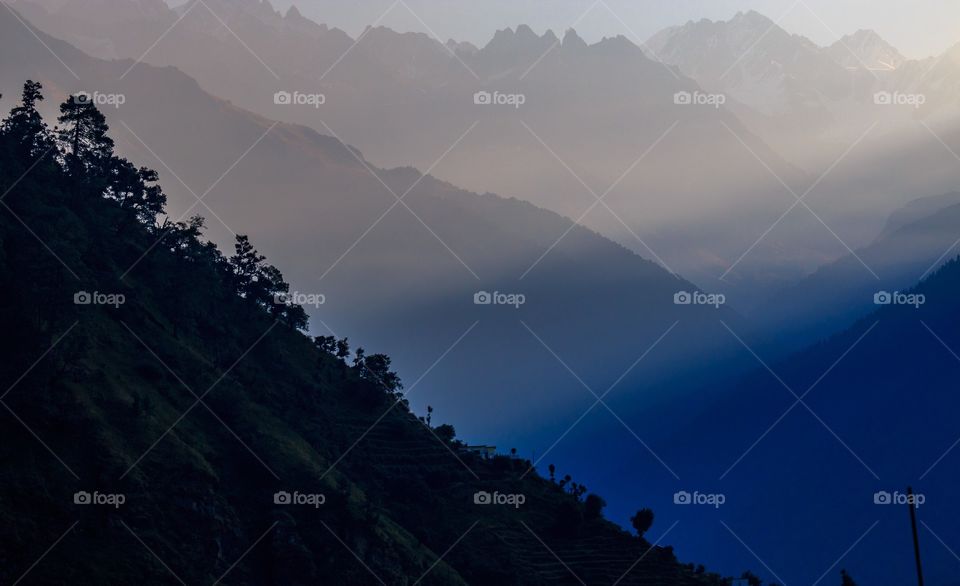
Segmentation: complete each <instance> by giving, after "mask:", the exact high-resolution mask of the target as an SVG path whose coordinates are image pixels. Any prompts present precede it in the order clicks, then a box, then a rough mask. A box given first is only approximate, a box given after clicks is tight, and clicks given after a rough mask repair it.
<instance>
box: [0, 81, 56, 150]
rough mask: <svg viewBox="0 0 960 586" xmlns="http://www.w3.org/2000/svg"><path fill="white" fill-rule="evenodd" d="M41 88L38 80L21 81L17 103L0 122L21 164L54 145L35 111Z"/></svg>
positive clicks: (0, 126) (41, 95)
mask: <svg viewBox="0 0 960 586" xmlns="http://www.w3.org/2000/svg"><path fill="white" fill-rule="evenodd" d="M42 91H43V86H42V85H41V84H40V83H39V82H36V81H30V80H28V81H27V82H26V83H24V84H23V95H22V98H21V104H20V105H19V106H17V107H16V108H14V109H13V110H11V111H10V116H9V117H7V118H6V119H5V120H4V121H3V122H2V124H0V131H2V132H3V134H4V135H6V136H7V137H8V138H9V139H10V141H11V142H12V144H13V145H14V148H15V150H16V154H17V156H18V158H19V159H20V160H21V161H22V162H23V163H24V164H32V163H33V162H34V161H36V159H37V158H39V157H42V156H44V155H46V154H47V153H50V152H51V151H53V149H54V146H55V144H56V143H55V142H54V140H53V137H51V136H50V131H49V129H48V128H47V123H46V122H44V120H43V117H42V116H41V115H40V112H38V111H37V103H39V102H42V101H43V99H44V98H43V93H42Z"/></svg>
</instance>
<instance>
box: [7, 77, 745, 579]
mask: <svg viewBox="0 0 960 586" xmlns="http://www.w3.org/2000/svg"><path fill="white" fill-rule="evenodd" d="M42 99H43V96H42V94H41V87H40V85H39V84H36V83H32V82H28V83H27V84H26V85H25V87H24V92H23V97H22V103H21V105H19V106H17V107H15V108H13V110H12V111H11V113H10V115H9V117H8V118H6V119H5V120H4V121H3V123H2V130H0V193H2V207H3V209H2V210H0V274H2V277H3V283H4V286H3V287H2V288H0V326H2V328H3V330H2V331H3V332H4V334H5V335H4V336H3V337H2V344H3V348H2V350H3V356H4V360H3V361H2V363H0V377H2V381H0V382H2V385H0V390H2V391H3V395H2V398H0V403H2V406H3V407H4V409H2V410H0V412H2V413H3V415H2V421H3V441H2V442H0V458H2V461H3V462H4V466H3V471H2V473H0V520H2V522H0V581H2V582H3V583H16V582H18V581H20V580H21V579H22V580H23V583H25V584H65V583H66V584H98V585H99V584H133V583H142V584H177V583H186V584H200V583H208V584H209V583H214V582H219V581H223V582H225V583H230V584H378V583H383V584H413V583H422V584H435V585H441V584H442V585H446V584H479V585H483V584H497V585H508V584H518V585H519V584H524V585H531V584H578V583H589V584H595V583H603V584H612V583H619V584H624V585H628V584H681V585H684V584H689V585H720V584H725V583H727V584H729V583H730V582H729V580H726V581H725V580H723V579H721V578H720V577H719V576H717V575H714V574H710V573H707V572H705V571H704V569H703V568H702V567H699V568H694V567H693V566H692V565H685V564H681V563H679V562H678V561H677V560H676V558H675V557H674V554H673V552H672V549H671V548H670V547H661V546H659V545H651V543H650V541H653V539H651V540H650V541H648V540H647V538H646V537H645V536H644V534H645V532H647V530H648V529H650V528H651V525H652V524H653V514H652V513H651V512H650V511H649V510H642V511H640V512H638V514H637V516H636V517H635V519H634V525H635V528H636V530H637V532H638V533H639V535H631V534H629V533H627V532H625V531H623V530H622V529H621V528H619V527H618V526H616V525H614V524H613V523H610V522H608V521H606V520H604V519H603V516H602V510H603V506H604V502H603V500H602V499H601V498H600V497H598V496H596V495H592V494H588V492H587V489H586V487H584V486H583V485H582V484H578V483H577V482H574V481H572V480H571V479H570V478H569V477H565V478H562V479H559V480H555V479H554V478H553V476H554V470H553V468H552V467H551V474H550V476H551V477H550V478H549V479H546V478H543V477H541V476H539V475H538V474H537V472H536V471H535V470H531V465H530V462H528V461H525V460H521V459H517V458H511V457H507V456H498V455H492V456H490V455H489V454H488V451H489V450H477V449H468V448H467V446H465V445H463V444H462V443H460V442H459V441H457V440H456V439H455V432H454V429H453V427H451V426H449V425H440V426H436V427H434V425H433V423H432V421H431V419H432V413H431V414H428V416H427V417H425V418H418V417H416V416H415V415H413V414H411V412H410V410H409V408H408V404H407V402H406V401H405V400H404V396H403V387H402V385H401V382H400V380H399V378H398V377H397V375H396V374H395V373H394V372H392V371H391V370H390V359H389V358H388V357H386V356H384V355H378V354H373V355H368V354H366V353H365V352H364V351H363V350H362V349H359V348H358V349H357V350H356V351H355V352H351V350H350V347H349V344H348V343H347V341H346V340H345V339H344V340H337V339H334V338H328V337H319V338H315V339H312V338H310V337H308V336H307V335H306V334H305V333H303V332H304V331H305V330H306V326H307V318H306V314H305V313H304V311H303V309H302V308H300V307H299V306H297V305H294V304H290V303H288V302H287V299H286V298H285V296H284V295H285V294H286V293H287V292H288V291H289V287H288V285H287V283H285V282H284V280H283V276H282V274H281V273H280V271H279V270H277V269H276V268H275V267H273V266H270V265H268V264H266V263H265V259H264V257H263V256H261V255H260V254H258V253H257V251H256V250H255V249H254V247H253V245H252V244H251V243H250V242H249V240H248V239H247V238H246V237H243V236H239V237H238V238H237V243H236V251H235V253H234V254H233V255H232V256H225V255H223V254H222V253H221V252H220V251H219V250H218V249H217V248H216V246H214V245H213V244H211V243H210V242H207V241H205V240H204V239H203V238H202V235H201V232H202V229H203V221H202V220H201V219H200V218H199V217H195V218H192V219H188V220H186V221H183V220H182V219H181V220H175V219H173V218H169V217H165V215H164V206H165V201H166V198H165V196H164V194H163V191H162V190H161V189H160V187H159V186H158V185H157V174H156V173H155V172H154V171H152V170H149V169H145V168H138V167H136V166H134V165H133V164H131V163H130V162H129V161H126V160H124V159H121V158H119V157H117V156H116V155H115V154H114V150H113V141H112V140H111V139H110V138H109V136H108V134H107V130H108V129H107V126H106V124H105V122H104V118H103V116H102V115H101V114H100V112H98V111H97V109H96V107H95V105H94V104H92V103H90V100H87V99H84V98H83V97H82V96H73V97H70V98H68V99H67V101H66V102H64V103H63V104H62V106H61V107H60V111H61V116H60V118H59V125H58V127H57V128H55V129H50V128H49V127H48V126H47V124H46V123H45V122H44V120H43V119H42V117H41V116H40V115H39V113H38V112H37V109H36V106H37V103H38V102H39V101H40V100H42ZM161 219H162V221H161ZM656 529H659V530H660V533H662V532H663V531H664V530H665V529H666V528H665V527H659V528H655V529H654V532H655V533H656V532H657V531H656ZM45 552H47V553H45ZM749 579H750V583H759V582H758V581H756V580H755V579H753V578H752V577H749Z"/></svg>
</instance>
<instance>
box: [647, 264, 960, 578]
mask: <svg viewBox="0 0 960 586" xmlns="http://www.w3.org/2000/svg"><path fill="white" fill-rule="evenodd" d="M958 287H960V262H958V261H957V260H956V259H954V260H952V261H950V262H949V263H948V264H947V265H946V266H944V267H943V268H941V269H940V270H938V271H936V272H935V273H933V274H931V275H930V276H929V277H928V278H927V279H926V280H925V281H924V282H923V283H921V284H920V285H919V286H917V287H915V288H912V289H907V290H904V291H902V292H901V293H902V294H903V296H904V297H903V298H904V299H917V296H922V298H921V299H922V300H923V302H922V303H920V304H919V305H909V304H906V303H904V302H902V301H900V302H894V304H891V305H886V306H883V307H882V308H881V309H879V310H878V311H876V312H874V313H872V314H870V315H868V316H867V317H865V318H864V319H863V320H862V321H860V322H858V323H856V324H855V325H853V326H852V327H851V328H850V329H849V330H847V331H846V332H844V333H842V334H839V335H837V336H834V337H832V338H830V339H829V340H827V341H825V342H823V343H820V344H817V345H815V346H812V347H810V348H809V349H807V350H805V351H803V352H800V353H797V354H794V355H792V356H791V357H790V358H789V359H788V360H784V361H782V362H777V363H773V362H771V363H770V366H771V371H772V373H775V375H774V374H772V373H771V372H770V371H767V370H765V369H763V368H762V367H758V371H757V374H756V375H755V376H752V377H747V378H745V379H741V380H739V381H738V382H737V383H736V385H735V386H736V388H737V392H736V393H733V394H730V395H726V397H727V398H726V399H724V400H723V401H721V402H720V403H717V404H714V405H712V406H710V407H708V408H707V411H708V412H709V413H710V418H709V419H706V418H705V419H702V420H700V421H699V422H697V424H696V429H698V432H706V433H707V437H711V436H714V437H720V435H722V437H723V441H717V442H709V443H703V442H696V441H693V439H692V436H689V437H690V441H685V442H683V440H682V439H681V440H680V441H681V442H683V443H684V444H685V445H686V448H684V449H685V450H689V452H688V453H689V454H691V455H692V454H697V456H698V457H699V458H700V460H699V461H701V462H703V463H704V467H703V468H702V469H701V470H700V471H699V472H700V474H699V475H697V473H694V474H692V475H691V476H690V477H686V478H685V480H686V481H687V482H688V483H690V484H691V485H696V484H697V483H704V484H706V485H707V486H719V487H722V488H721V489H720V490H723V492H725V493H726V494H727V495H728V497H729V500H728V502H729V503H730V504H731V506H729V507H726V509H725V510H724V511H723V518H724V520H725V521H726V522H727V523H728V524H729V525H730V526H731V527H733V528H734V530H735V531H737V533H738V534H739V535H740V536H741V537H742V538H743V539H744V540H745V541H746V542H747V543H751V540H752V539H756V538H758V537H761V536H762V540H763V542H762V544H759V543H758V548H759V549H757V550H755V551H756V553H757V555H759V556H762V557H764V559H765V560H766V561H767V563H768V564H769V566H770V567H771V568H773V569H774V571H775V572H778V573H779V571H780V570H779V569H780V568H792V569H784V570H783V571H784V572H785V573H786V572H790V573H791V574H792V575H793V576H795V577H790V576H787V575H784V574H781V577H782V578H783V579H784V580H786V581H787V582H788V583H789V582H791V581H797V580H801V581H808V579H809V580H815V579H817V578H818V577H819V576H820V572H824V571H826V569H827V568H828V567H829V566H830V564H832V563H833V562H834V561H835V560H836V559H837V557H838V556H839V555H840V554H841V553H842V552H844V551H846V550H847V549H848V548H850V546H851V545H852V544H853V543H854V542H856V541H857V539H858V538H860V537H861V536H863V539H862V541H861V542H860V543H859V544H858V545H857V547H856V548H854V549H852V550H851V551H850V553H849V555H848V556H846V557H845V558H844V560H843V562H842V563H843V565H844V566H845V567H846V568H847V569H849V570H850V571H851V573H852V574H853V575H855V576H857V577H858V578H857V579H858V580H863V581H865V582H869V583H891V584H893V583H902V584H905V583H910V582H911V581H912V580H914V579H915V570H914V564H913V551H912V543H911V536H910V526H909V518H908V514H907V509H906V506H905V505H904V504H903V501H902V500H897V498H900V499H902V495H904V494H905V492H906V488H907V487H908V486H912V487H913V489H914V490H915V491H916V492H917V493H918V494H922V495H924V497H925V501H924V503H923V505H922V506H921V507H920V508H919V513H918V514H919V518H920V520H921V524H920V527H919V531H920V542H921V546H922V556H923V561H924V566H925V570H926V571H925V574H926V576H925V578H926V579H927V580H928V582H929V583H931V584H948V583H950V580H952V578H953V577H952V570H950V568H952V567H953V566H954V564H955V558H953V556H952V554H951V553H950V551H949V550H948V549H947V548H944V547H943V545H942V544H943V543H955V542H956V541H957V539H960V534H958V533H957V531H956V527H955V526H954V525H953V524H951V523H950V522H949V521H948V520H949V519H953V518H956V516H957V514H958V512H960V511H958V508H957V507H958V504H957V501H956V499H955V498H954V496H953V495H954V494H955V488H956V486H957V482H958V476H957V453H956V451H955V450H954V449H953V448H954V447H955V445H956V441H957V434H958V431H957V426H956V420H955V419H956V418H955V413H956V411H957V408H958V399H957V395H956V392H955V391H954V388H955V379H956V376H957V372H958V367H960V361H958V360H957V354H956V353H957V347H958V345H960V332H958V329H957V325H958V323H960V320H958V317H960V305H958V302H957V291H958ZM911 295H912V296H914V297H912V298H911V297H909V296H911ZM745 351H746V350H745ZM778 377H779V380H778ZM781 381H782V382H781ZM786 387H790V389H792V390H793V392H795V393H796V394H797V395H798V396H801V397H803V398H804V402H803V404H796V397H795V396H793V395H792V394H791V392H790V391H788V390H787V388H786ZM808 390H809V394H807V391H808ZM745 406H749V408H747V407H745ZM791 406H793V408H792V409H791ZM788 410H789V413H787V411H788ZM781 417H782V419H781ZM764 434H766V435H765V437H763V439H759V438H761V437H762V436H764ZM682 436H683V432H681V433H680V434H679V435H678V439H680V438H682ZM664 457H665V458H669V457H670V455H669V454H666V455H664ZM674 457H680V456H679V454H675V455H674ZM784 461H789V462H790V465H789V466H783V465H780V464H779V463H782V462H784ZM708 462H709V463H710V464H707V463H708ZM707 483H709V484H707ZM887 494H889V495H892V496H891V498H890V499H888V498H887V496H886V495H887ZM896 495H900V497H897V496H896ZM888 503H891V504H888ZM774 517H775V518H776V519H777V523H778V525H779V527H780V530H778V531H777V532H776V536H774V537H773V538H772V539H769V537H770V533H769V527H768V521H769V519H771V518H774ZM814 518H817V519H821V520H822V521H821V522H812V519H814ZM825 526H826V527H829V530H826V531H825V530H824V527H825ZM871 527H873V529H872V530H870V531H869V533H867V531H868V529H870V528H871ZM702 529H703V525H696V526H695V527H694V530H695V531H696V530H702ZM727 535H728V533H727V531H726V530H725V529H724V528H723V527H719V528H717V531H716V532H715V535H714V538H713V539H711V538H708V539H706V540H705V541H704V544H703V547H705V548H708V549H710V550H711V551H716V552H717V553H718V555H720V556H723V555H724V553H723V551H720V550H718V549H717V548H716V543H717V542H716V541H715V539H720V536H723V537H724V538H725V537H726V536H727ZM788 543H793V544H796V543H804V544H811V548H810V550H809V555H807V556H806V557H805V564H804V565H805V567H804V568H802V569H801V568H800V567H798V566H797V564H796V563H795V560H792V559H791V558H792V557H793V556H791V554H789V553H788V552H787V549H788V546H787V544H788ZM736 545H739V544H735V545H732V546H731V549H733V548H735V547H736ZM698 550H699V548H692V549H690V550H688V553H689V554H692V553H694V552H696V551H698ZM700 551H703V550H700ZM877 559H884V560H887V563H885V564H884V568H883V569H882V570H881V569H879V568H877V566H876V560H877Z"/></svg>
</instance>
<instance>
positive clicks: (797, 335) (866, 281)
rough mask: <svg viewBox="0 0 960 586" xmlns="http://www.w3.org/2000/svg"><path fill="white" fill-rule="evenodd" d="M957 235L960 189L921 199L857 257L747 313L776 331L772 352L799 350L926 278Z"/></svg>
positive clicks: (825, 268) (951, 251)
mask: <svg viewBox="0 0 960 586" xmlns="http://www.w3.org/2000/svg"><path fill="white" fill-rule="evenodd" d="M958 240H960V194H957V193H950V194H944V195H940V196H936V197H926V198H920V199H918V200H915V201H913V202H911V203H910V204H909V205H907V206H904V207H903V208H901V209H900V210H897V211H896V212H894V213H893V214H892V215H891V216H890V219H889V220H888V222H887V225H886V226H885V227H884V229H883V231H882V232H881V234H880V235H879V236H878V237H877V239H876V240H875V241H874V242H872V243H871V244H870V245H869V246H867V247H864V248H862V249H859V250H857V251H856V252H855V253H854V254H855V255H856V256H854V255H853V254H850V255H847V256H845V257H843V258H841V259H840V260H838V261H835V262H833V263H830V264H828V265H825V266H823V267H820V268H819V269H817V270H816V271H815V272H814V273H812V274H811V275H809V276H808V277H806V278H804V279H803V280H801V281H800V282H799V283H796V284H794V285H791V286H790V287H787V288H785V289H783V290H781V291H777V292H775V293H774V294H773V295H772V296H771V297H770V299H768V300H767V302H766V303H763V304H759V305H757V306H755V307H753V308H751V311H750V313H749V318H750V319H752V320H755V321H757V322H761V323H763V324H764V325H765V328H766V329H768V331H775V332H776V336H774V337H773V339H772V340H771V341H770V346H769V349H770V351H771V352H783V351H795V350H799V349H800V348H802V347H804V346H807V345H810V344H813V343H814V342H816V341H817V340H820V339H822V338H826V337H829V336H830V335H831V334H833V333H835V332H837V330H838V329H842V328H843V327H844V326H848V325H852V324H853V323H854V322H856V321H857V320H859V319H861V318H863V317H864V316H866V315H867V314H869V313H872V312H873V311H875V310H876V309H877V305H876V301H875V295H876V294H878V293H881V292H887V293H894V292H898V291H905V290H907V289H909V288H911V287H912V286H913V285H914V284H916V282H917V281H918V280H920V279H923V278H926V277H927V276H928V275H929V274H930V273H932V272H934V270H935V269H937V268H939V267H940V265H941V264H943V263H944V261H945V260H950V259H951V258H952V255H953V254H955V253H956V250H955V248H956V245H957V242H958ZM861 263H866V264H867V265H868V266H870V267H871V268H872V269H873V270H874V271H875V272H876V274H877V277H874V276H872V275H870V274H869V273H868V272H866V271H864V269H863V264H861Z"/></svg>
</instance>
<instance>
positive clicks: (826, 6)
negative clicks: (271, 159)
mask: <svg viewBox="0 0 960 586" xmlns="http://www.w3.org/2000/svg"><path fill="white" fill-rule="evenodd" d="M272 2H273V5H274V6H275V7H276V8H278V9H283V10H285V9H286V8H288V7H289V6H290V5H291V4H292V3H294V4H296V5H297V7H298V8H299V9H300V11H301V12H303V13H304V14H305V15H306V16H309V17H311V18H312V19H314V20H317V21H319V22H323V23H326V24H329V25H332V26H337V27H339V28H342V29H344V30H346V31H347V32H348V33H350V34H351V35H354V36H356V35H358V34H359V33H360V32H361V31H362V30H363V28H364V27H365V26H366V25H368V24H373V23H378V24H381V25H385V26H389V27H390V28H393V29H395V30H400V31H419V32H426V33H431V32H432V34H434V35H435V36H438V37H440V38H441V39H442V40H447V39H448V38H454V39H456V40H459V41H470V42H472V43H474V44H478V45H483V44H485V43H486V42H487V41H488V40H489V39H490V38H491V37H492V35H493V33H494V32H495V31H496V30H498V29H502V28H506V27H508V26H509V27H514V26H516V25H517V24H529V25H530V26H532V27H533V29H534V30H535V31H537V32H538V33H541V32H543V31H545V30H546V29H548V28H549V29H553V30H554V31H556V32H557V33H558V34H561V33H562V31H564V30H566V29H568V28H571V25H574V24H575V23H576V24H575V26H574V27H573V28H576V29H577V32H579V33H580V34H581V36H583V37H584V38H586V39H587V40H588V41H595V40H599V39H600V38H602V37H604V36H615V35H618V34H622V35H624V36H627V37H629V38H632V39H633V40H634V41H637V40H639V41H646V40H647V39H648V38H649V37H650V36H651V35H653V34H654V33H656V32H657V31H659V30H661V29H663V28H665V27H668V26H673V25H677V24H682V23H685V22H687V21H689V20H699V19H701V18H709V19H712V20H727V19H729V18H730V17H732V16H733V15H734V14H736V13H737V12H738V11H746V10H756V11H758V12H761V13H763V14H765V15H766V16H768V17H770V18H771V19H773V20H774V21H778V22H780V24H781V26H783V27H784V28H785V29H787V30H788V31H790V32H792V33H797V34H802V35H804V36H807V37H809V38H810V39H812V40H813V41H815V42H817V43H819V44H822V45H823V44H830V43H832V42H834V41H835V40H837V39H838V38H839V37H840V36H842V35H844V34H848V33H852V32H855V31H856V30H858V29H861V28H872V29H874V30H876V31H877V32H878V33H880V35H881V36H883V37H884V38H885V39H887V41H888V42H890V43H891V44H893V45H894V46H895V47H897V48H898V49H900V51H901V52H902V53H903V54H904V55H906V56H907V57H909V58H922V57H927V56H930V55H935V54H939V53H941V52H943V51H944V50H946V49H948V48H950V47H952V46H953V45H955V44H957V43H958V42H960V2H958V1H957V0H605V3H595V2H597V0H403V2H398V0H351V1H350V2H345V1H344V0H272ZM391 6H392V7H393V8H392V9H391ZM591 6H592V7H593V8H592V9H591ZM407 7H409V9H410V10H412V11H413V12H414V13H416V14H415V15H414V14H411V12H410V10H408V9H407ZM607 7H609V10H608V8H607ZM385 13H386V14H385Z"/></svg>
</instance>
